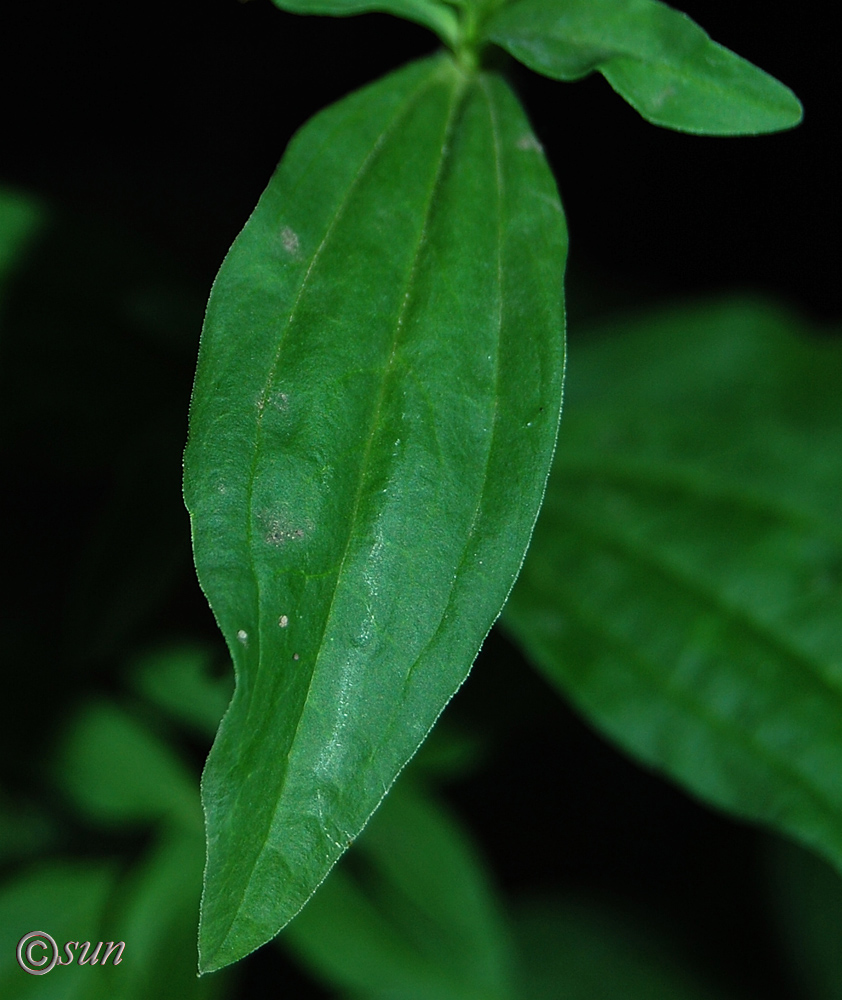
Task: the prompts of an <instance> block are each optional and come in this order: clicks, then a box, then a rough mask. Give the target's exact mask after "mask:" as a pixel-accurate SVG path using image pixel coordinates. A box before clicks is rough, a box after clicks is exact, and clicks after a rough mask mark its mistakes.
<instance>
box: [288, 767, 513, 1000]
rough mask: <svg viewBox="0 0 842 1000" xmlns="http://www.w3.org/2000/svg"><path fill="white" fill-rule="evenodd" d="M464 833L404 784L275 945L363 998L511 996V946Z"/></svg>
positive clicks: (482, 998) (448, 999) (476, 999)
mask: <svg viewBox="0 0 842 1000" xmlns="http://www.w3.org/2000/svg"><path fill="white" fill-rule="evenodd" d="M507 933H508V932H507V929H506V927H505V926H504V925H503V923H502V920H501V916H500V913H499V910H498V904H497V901H496V900H495V898H494V896H493V893H492V890H491V888H490V887H489V885H488V882H487V876H486V875H485V872H484V871H483V868H482V866H481V864H480V862H479V861H478V859H477V857H476V854H475V852H474V850H473V848H472V846H471V844H470V842H469V841H468V839H467V837H466V835H465V833H464V832H463V831H462V830H461V829H460V828H459V826H458V825H457V824H456V823H455V822H454V820H453V819H451V818H450V817H449V816H448V815H447V813H446V812H445V811H444V810H443V809H442V807H441V806H440V805H439V804H437V803H436V802H435V801H434V800H433V799H431V798H430V797H428V796H427V795H425V794H424V793H422V792H421V791H420V790H419V789H418V788H417V787H415V786H414V785H412V784H411V783H408V782H407V780H406V778H403V779H402V780H401V782H400V783H399V784H398V785H396V786H395V788H394V789H393V790H392V792H391V793H390V794H389V797H388V798H387V799H386V801H385V802H384V804H383V805H382V806H381V807H380V809H379V810H378V812H377V813H376V814H375V815H374V817H373V818H372V820H371V822H370V823H369V825H368V826H367V827H366V829H365V831H364V833H363V835H362V836H361V838H360V840H359V842H358V844H357V845H356V846H355V848H354V851H353V852H352V854H351V855H350V856H349V858H348V859H347V860H346V861H345V862H343V863H341V864H340V866H339V867H338V868H337V869H336V870H334V871H333V872H332V873H331V875H330V876H329V877H328V879H327V880H326V881H325V882H324V883H323V885H322V886H321V887H320V888H319V890H318V891H317V893H316V895H315V896H314V897H313V899H311V900H310V902H309V903H308V904H307V906H306V907H305V908H304V910H302V912H301V913H300V914H299V915H298V917H296V919H295V920H294V921H293V922H292V923H291V924H290V925H289V927H288V928H287V929H286V930H285V931H284V932H283V934H282V935H281V937H280V938H279V939H278V940H279V943H280V944H282V945H286V946H287V947H288V948H290V949H291V950H292V951H293V953H294V954H296V955H297V956H299V958H300V959H301V960H302V961H303V962H304V963H305V964H306V965H307V966H308V967H309V968H310V969H312V971H313V972H314V974H316V975H317V976H319V977H320V978H322V979H324V980H325V981H326V982H327V983H330V984H331V985H333V986H335V987H337V988H339V989H342V990H345V991H351V992H354V993H356V994H361V995H364V996H367V997H377V996H382V997H387V996H388V997H397V996H401V997H412V998H413V1000H494V998H503V997H507V996H509V995H510V986H509V963H510V954H509V941H508V937H507Z"/></svg>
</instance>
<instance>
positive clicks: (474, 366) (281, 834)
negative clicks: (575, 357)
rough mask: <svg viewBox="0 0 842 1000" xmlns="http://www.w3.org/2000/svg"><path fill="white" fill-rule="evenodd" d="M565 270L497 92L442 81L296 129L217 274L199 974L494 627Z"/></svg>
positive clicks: (546, 411) (514, 568)
mask: <svg viewBox="0 0 842 1000" xmlns="http://www.w3.org/2000/svg"><path fill="white" fill-rule="evenodd" d="M565 250H566V232H565V227H564V218H563V215H562V212H561V206H560V203H559V200H558V195H557V192H556V189H555V185H554V182H553V179H552V176H551V174H550V172H549V169H548V167H547V164H546V161H545V159H544V157H543V155H542V153H541V151H540V146H539V145H538V143H537V142H536V140H535V138H534V136H533V135H532V132H531V130H530V128H529V125H528V123H527V121H526V119H525V117H524V115H523V113H522V111H521V109H520V107H519V105H518V104H517V102H516V100H515V98H514V97H513V95H512V94H511V92H510V91H509V89H508V88H507V86H506V84H505V83H504V82H503V81H502V80H501V79H499V78H498V77H496V76H493V75H485V74H480V75H477V76H465V75H463V74H462V71H461V70H460V69H459V68H458V67H457V66H456V65H455V64H454V62H453V61H452V60H451V59H450V58H449V57H447V56H438V57H435V58H432V59H429V60H424V61H421V62H419V63H415V64H413V65H411V66H409V67H407V68H405V69H403V70H401V71H400V72H398V73H396V74H394V75H392V76H390V77H388V78H386V79H384V80H383V81H380V82H379V83H377V84H374V85H373V86H371V87H369V88H367V89H365V90H363V91H360V92H358V93H356V94H353V95H351V96H350V97H348V98H346V99H345V100H343V101H342V102H340V103H339V104H337V105H335V106H333V107H332V108H330V109H328V110H327V111H325V112H323V113H322V114H320V115H318V116H317V117H316V118H315V119H314V120H313V121H312V122H310V123H309V124H308V125H307V126H306V127H305V128H304V129H303V130H302V131H301V132H300V133H299V134H298V136H297V137H296V138H295V139H294V140H293V142H292V144H291V145H290V148H289V150H288V151H287V153H286V155H285V157H284V159H283V161H282V163H281V165H280V167H279V169H278V171H277V173H276V174H275V176H274V178H273V179H272V181H271V183H270V185H269V187H268V189H267V190H266V192H265V193H264V195H263V197H262V198H261V200H260V203H259V205H258V207H257V208H256V210H255V212H254V214H253V215H252V217H251V219H250V220H249V222H248V224H247V225H246V228H245V229H244V231H243V232H242V233H241V235H240V236H239V237H238V239H237V241H236V243H235V244H234V247H233V248H232V250H231V252H230V254H229V255H228V257H227V259H226V261H225V263H224V265H223V268H222V270H221V272H220V275H219V277H218V278H217V281H216V283H215V285H214V289H213V292H212V295H211V299H210V302H209V305H208V313H207V319H206V323H205V328H204V331H203V334H202V345H201V350H200V357H199V367H198V372H197V376H196V385H195V389H194V395H193V402H192V408H191V423H190V440H189V444H188V447H187V451H186V454H185V497H186V501H187V506H188V508H189V510H190V512H191V520H192V528H193V544H194V552H195V558H196V565H197V569H198V573H199V578H200V581H201V583H202V586H203V588H204V590H205V592H206V594H207V596H208V598H209V601H210V603H211V606H212V607H213V609H214V612H215V614H216V617H217V620H218V622H219V624H220V627H221V629H222V632H223V634H224V636H225V638H226V640H227V642H228V646H229V648H230V650H231V654H232V657H233V659H234V666H235V672H236V677H237V686H236V689H235V694H234V698H233V701H232V703H231V706H230V708H229V710H228V713H227V714H226V716H225V718H224V720H223V722H222V725H221V727H220V731H219V734H218V737H217V740H216V742H215V744H214V747H213V750H212V751H211V755H210V758H209V760H208V764H207V768H206V771H205V775H204V778H203V799H204V806H205V811H206V820H207V829H208V866H207V871H206V887H205V895H204V903H203V912H202V926H201V934H200V949H201V956H202V959H201V963H202V968H203V969H205V970H212V969H214V968H218V967H220V966H222V965H225V964H226V963H228V962H232V961H234V960H235V959H237V958H239V957H241V956H243V955H244V954H247V953H248V952H249V951H251V950H252V949H254V948H256V947H257V946H259V945H260V944H262V943H263V942H265V941H267V940H269V939H270V938H271V937H273V936H274V935H275V934H276V933H277V931H278V930H279V929H280V928H281V927H282V926H283V925H284V924H285V923H286V922H287V921H288V920H290V919H291V918H292V917H293V916H294V915H295V914H296V912H297V911H298V910H299V909H300V908H301V906H303V904H304V903H305V902H306V900H307V899H308V897H309V896H310V895H311V893H312V892H313V891H314V890H315V888H316V887H317V886H318V884H319V883H320V882H321V881H322V879H323V878H324V877H325V875H326V874H327V872H328V871H329V869H330V867H331V866H332V865H333V864H334V862H335V861H336V860H337V858H338V857H339V856H340V855H341V854H342V852H343V851H344V850H345V848H346V847H347V846H348V844H349V843H350V841H351V840H352V839H353V838H354V837H355V836H356V834H357V833H359V831H360V830H361V828H362V827H363V825H364V823H365V822H366V820H367V819H368V817H369V816H370V815H371V813H372V811H373V810H374V809H375V808H376V807H377V805H378V803H379V802H380V800H381V799H382V797H383V796H384V794H385V793H386V791H387V790H388V788H389V786H390V785H391V783H392V782H393V781H394V779H395V776H396V775H397V773H398V772H399V771H400V769H401V768H402V767H403V765H404V764H405V763H406V761H407V760H408V759H409V758H410V757H411V756H412V754H413V753H414V752H415V750H416V749H417V747H418V745H419V744H420V743H421V741H422V740H423V739H424V737H425V735H426V734H427V732H429V730H430V728H431V726H432V725H433V723H434V722H435V720H436V718H437V716H438V714H439V713H440V712H441V710H442V708H443V707H444V705H445V704H446V702H447V701H448V699H449V698H450V697H451V696H452V694H453V692H454V691H455V690H456V688H457V687H458V686H459V685H460V684H461V683H462V681H463V680H464V678H465V676H466V674H467V672H468V670H469V668H470V665H471V662H472V661H473V659H474V657H475V655H476V653H477V650H478V649H479V646H480V644H481V643H482V640H483V638H484V636H485V635H486V633H487V631H488V629H489V628H490V627H491V624H492V622H493V621H494V619H495V618H496V616H497V615H498V614H499V611H500V608H501V606H502V604H503V602H504V601H505V598H506V596H507V594H508V592H509V589H510V588H511V586H512V583H513V581H514V579H515V576H516V575H517V572H518V569H519V567H520V563H521V561H522V559H523V554H524V552H525V549H526V546H527V544H528V541H529V537H530V534H531V531H532V527H533V524H534V520H535V517H536V515H537V511H538V507H539V505H540V502H541V497H542V494H543V491H544V485H545V481H546V475H547V471H548V468H549V464H550V458H551V454H552V450H553V444H554V441H555V436H556V430H557V425H558V417H559V410H560V405H561V381H562V372H563V353H564V344H563V312H562V287H561V286H562V272H563V265H564V256H565Z"/></svg>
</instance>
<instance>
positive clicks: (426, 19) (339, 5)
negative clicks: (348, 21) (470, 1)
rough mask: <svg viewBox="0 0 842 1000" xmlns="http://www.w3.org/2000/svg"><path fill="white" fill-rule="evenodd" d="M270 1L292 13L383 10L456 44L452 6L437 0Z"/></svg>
mask: <svg viewBox="0 0 842 1000" xmlns="http://www.w3.org/2000/svg"><path fill="white" fill-rule="evenodd" d="M273 3H274V4H275V6H276V7H280V8H281V10H288V11H290V12H291V13H293V14H331V15H333V16H334V17H347V16H348V15H350V14H366V13H368V12H370V11H384V12H386V13H388V14H394V15H395V16H396V17H403V18H406V20H407V21H415V22H416V23H417V24H422V25H423V26H424V27H425V28H429V29H430V31H434V32H435V33H436V34H437V35H438V36H439V38H441V40H442V41H443V42H445V43H446V44H447V45H450V46H451V47H454V46H455V45H456V43H457V39H458V36H459V22H458V20H457V17H456V13H455V11H454V10H453V7H452V6H450V5H449V4H447V3H442V2H440V0H273Z"/></svg>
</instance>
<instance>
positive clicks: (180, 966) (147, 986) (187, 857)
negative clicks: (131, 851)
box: [101, 791, 232, 1000]
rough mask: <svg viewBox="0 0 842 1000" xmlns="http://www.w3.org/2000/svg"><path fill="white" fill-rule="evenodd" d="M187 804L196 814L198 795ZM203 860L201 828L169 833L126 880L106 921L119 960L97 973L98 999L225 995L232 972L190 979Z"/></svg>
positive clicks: (182, 999)
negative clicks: (120, 943) (120, 949)
mask: <svg viewBox="0 0 842 1000" xmlns="http://www.w3.org/2000/svg"><path fill="white" fill-rule="evenodd" d="M194 799H195V805H196V809H197V810H198V807H199V801H198V800H199V796H198V791H196V792H195V793H194ZM204 860H205V843H204V836H203V835H202V832H201V830H200V829H197V830H195V831H193V832H192V833H190V832H185V831H182V830H179V831H177V832H172V831H171V832H168V833H166V834H165V835H163V836H162V837H161V838H160V839H159V840H158V842H157V843H156V844H155V846H154V847H153V849H152V850H151V851H150V852H149V853H148V855H147V856H146V857H144V858H143V859H142V860H141V862H140V863H139V864H137V865H136V866H135V867H134V868H133V870H132V871H131V872H130V873H129V874H128V875H127V877H126V878H125V880H124V881H123V883H122V884H121V885H120V887H119V891H118V893H117V895H116V897H115V899H114V901H113V904H112V907H111V910H110V913H109V918H108V922H109V923H108V925H109V927H111V926H113V927H114V928H115V931H114V933H118V934H119V935H120V940H124V941H125V942H126V951H125V961H124V963H123V964H122V965H121V966H119V967H115V968H113V969H112V968H107V969H104V970H101V971H102V972H103V973H104V975H103V976H102V980H103V986H104V992H103V997H108V998H109V1000H150V998H154V1000H215V998H217V997H221V996H223V995H225V994H226V993H227V992H228V990H229V988H230V985H231V981H232V974H231V970H226V971H224V972H222V973H220V974H218V975H215V976H204V977H202V978H201V979H199V977H198V976H197V975H196V963H197V959H198V955H197V951H196V932H197V930H198V923H199V901H200V898H201V893H202V869H203V867H204ZM109 933H111V932H109Z"/></svg>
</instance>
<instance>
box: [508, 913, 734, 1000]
mask: <svg viewBox="0 0 842 1000" xmlns="http://www.w3.org/2000/svg"><path fill="white" fill-rule="evenodd" d="M513 926H514V928H515V937H516V940H517V944H518V957H519V962H518V986H519V994H518V995H519V997H520V998H521V1000H594V998H600V1000H729V998H731V997H733V994H731V993H729V992H727V991H723V989H722V988H721V987H720V986H717V987H716V988H714V987H713V986H705V985H704V984H703V983H702V981H701V980H700V979H698V978H697V977H696V976H695V975H694V974H693V973H692V972H691V971H689V969H688V968H687V967H686V966H685V965H684V964H683V963H681V962H679V961H678V960H677V959H676V957H675V955H674V954H672V953H671V952H670V949H669V948H668V947H667V946H666V944H665V942H664V941H663V939H662V935H661V932H660V931H659V929H657V928H654V927H652V926H651V925H648V923H647V921H646V920H645V918H642V917H641V916H640V915H636V916H634V917H632V916H630V915H624V914H621V913H618V912H616V911H615V910H614V909H612V907H611V906H610V905H609V904H606V903H604V902H601V903H597V902H595V901H589V900H584V899H581V900H576V899H570V898H568V899H554V900H553V899H543V900H532V901H529V902H524V903H521V904H520V905H519V906H518V907H517V909H516V910H515V913H514V914H513Z"/></svg>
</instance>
